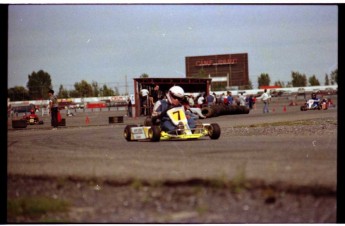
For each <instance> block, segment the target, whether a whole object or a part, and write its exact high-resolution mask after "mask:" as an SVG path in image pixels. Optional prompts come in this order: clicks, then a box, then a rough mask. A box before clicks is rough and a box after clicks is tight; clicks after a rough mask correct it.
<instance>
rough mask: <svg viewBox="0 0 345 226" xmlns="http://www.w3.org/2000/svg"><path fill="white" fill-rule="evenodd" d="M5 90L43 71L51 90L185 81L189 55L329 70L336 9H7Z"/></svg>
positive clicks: (272, 72) (278, 71)
mask: <svg viewBox="0 0 345 226" xmlns="http://www.w3.org/2000/svg"><path fill="white" fill-rule="evenodd" d="M8 14H9V20H8V88H12V87H14V86H24V87H26V84H27V82H28V75H30V74H31V73H32V72H38V71H39V70H43V71H45V72H47V73H49V75H50V76H51V79H52V84H53V89H54V90H58V89H59V87H60V85H63V87H64V88H65V89H68V90H72V89H74V84H75V83H76V82H81V81H82V80H85V81H87V82H88V83H90V84H91V83H92V82H97V83H98V85H99V86H100V87H101V86H103V85H107V86H108V87H109V88H114V87H115V86H116V87H118V89H119V91H120V93H122V94H123V93H125V92H126V91H127V92H129V93H133V85H134V82H133V78H138V77H140V75H142V74H144V73H146V74H148V75H149V77H152V78H153V77H163V78H165V77H177V78H183V77H185V57H186V56H199V55H217V54H234V53H248V70H249V79H250V81H251V82H252V84H253V86H254V88H257V85H258V84H257V80H258V77H259V76H260V74H261V73H267V74H269V76H270V78H271V85H273V83H274V82H275V81H283V82H285V83H287V82H289V81H291V80H292V77H291V73H292V71H297V72H299V73H301V74H305V75H306V76H307V78H309V77H311V76H313V75H315V76H316V77H317V79H318V80H319V81H320V83H321V85H324V82H325V75H326V74H328V75H330V73H331V72H332V71H334V70H335V69H337V68H338V6H337V5H331V4H328V5H317V4H311V5H310V4H309V5H303V4H302V5H277V4H276V5H267V4H258V5H249V4H247V5H241V4H219V5H212V4H207V5H201V4H161V5H157V4H155V5H149V4H109V5H97V4H91V5H90V4H89V5H86V4H73V5H46V4H41V5H30V4H27V5H9V9H8Z"/></svg>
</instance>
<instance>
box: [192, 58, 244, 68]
mask: <svg viewBox="0 0 345 226" xmlns="http://www.w3.org/2000/svg"><path fill="white" fill-rule="evenodd" d="M229 64H237V59H231V58H228V59H218V60H215V61H214V60H198V61H196V62H195V66H198V67H203V66H216V65H229Z"/></svg>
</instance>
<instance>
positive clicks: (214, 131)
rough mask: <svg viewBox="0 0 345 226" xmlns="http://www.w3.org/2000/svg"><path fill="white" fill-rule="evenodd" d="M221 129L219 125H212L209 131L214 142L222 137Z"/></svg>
mask: <svg viewBox="0 0 345 226" xmlns="http://www.w3.org/2000/svg"><path fill="white" fill-rule="evenodd" d="M220 133H221V130H220V127H219V125H218V124H217V123H211V125H210V127H209V129H208V135H209V136H210V138H211V139H212V140H216V139H218V138H219V137H220Z"/></svg>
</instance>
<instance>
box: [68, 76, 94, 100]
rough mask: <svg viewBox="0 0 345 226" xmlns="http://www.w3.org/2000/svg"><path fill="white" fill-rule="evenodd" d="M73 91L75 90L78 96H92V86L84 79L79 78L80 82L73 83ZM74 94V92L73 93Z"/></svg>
mask: <svg viewBox="0 0 345 226" xmlns="http://www.w3.org/2000/svg"><path fill="white" fill-rule="evenodd" d="M74 88H75V91H76V92H77V95H78V97H92V96H93V90H92V86H91V85H90V84H89V83H88V82H87V81H85V80H81V82H80V83H78V82H76V83H74ZM73 95H74V94H73Z"/></svg>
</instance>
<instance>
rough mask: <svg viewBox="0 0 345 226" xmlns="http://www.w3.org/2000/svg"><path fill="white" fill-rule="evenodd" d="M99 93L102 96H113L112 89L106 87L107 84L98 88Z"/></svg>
mask: <svg viewBox="0 0 345 226" xmlns="http://www.w3.org/2000/svg"><path fill="white" fill-rule="evenodd" d="M100 92H101V95H102V96H103V97H107V96H115V95H114V90H112V89H110V88H108V86H107V85H103V87H102V88H101V89H100Z"/></svg>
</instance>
